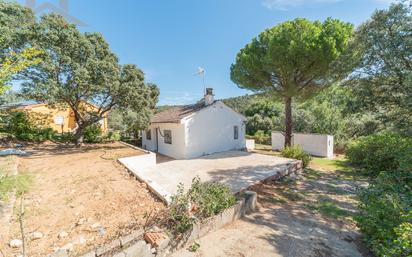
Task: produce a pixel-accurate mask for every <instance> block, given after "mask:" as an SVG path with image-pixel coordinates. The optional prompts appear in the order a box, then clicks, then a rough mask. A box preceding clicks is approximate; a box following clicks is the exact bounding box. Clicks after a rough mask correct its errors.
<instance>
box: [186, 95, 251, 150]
mask: <svg viewBox="0 0 412 257" xmlns="http://www.w3.org/2000/svg"><path fill="white" fill-rule="evenodd" d="M184 121H185V123H186V153H185V158H195V157H199V156H203V155H206V154H212V153H217V152H224V151H229V150H241V149H244V148H245V147H246V141H245V122H244V121H245V119H244V117H243V116H241V115H240V114H238V113H236V112H235V111H233V110H232V109H230V108H229V107H227V106H226V105H224V104H223V103H222V102H216V103H215V104H213V105H211V106H209V107H208V108H204V109H202V110H200V111H199V112H197V113H195V114H194V115H192V116H190V117H188V118H185V120H184ZM234 126H238V128H239V137H238V139H236V140H235V139H234V135H233V130H234V129H233V127H234Z"/></svg>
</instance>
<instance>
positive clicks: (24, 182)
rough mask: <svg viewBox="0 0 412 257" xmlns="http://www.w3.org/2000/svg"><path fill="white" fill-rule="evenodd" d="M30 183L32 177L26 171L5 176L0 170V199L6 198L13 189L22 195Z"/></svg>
mask: <svg viewBox="0 0 412 257" xmlns="http://www.w3.org/2000/svg"><path fill="white" fill-rule="evenodd" d="M31 183H32V177H31V176H30V175H29V174H28V173H21V174H18V175H15V176H14V175H10V176H7V175H2V174H1V172H0V200H3V201H4V200H7V198H8V196H9V193H10V192H12V191H15V192H16V194H17V196H20V195H22V194H23V193H25V192H26V191H28V189H29V188H30V185H31Z"/></svg>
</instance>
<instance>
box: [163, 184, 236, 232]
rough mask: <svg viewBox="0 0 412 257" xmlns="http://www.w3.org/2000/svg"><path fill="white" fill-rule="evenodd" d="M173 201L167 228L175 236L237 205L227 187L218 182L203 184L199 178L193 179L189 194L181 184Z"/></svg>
mask: <svg viewBox="0 0 412 257" xmlns="http://www.w3.org/2000/svg"><path fill="white" fill-rule="evenodd" d="M171 200H172V201H171V204H170V207H169V208H168V210H167V214H166V226H167V228H168V229H169V230H170V231H171V232H172V234H174V235H175V236H177V235H179V234H184V233H186V232H187V231H189V230H190V229H192V228H193V225H194V224H195V223H196V222H197V221H198V220H200V219H205V218H208V217H211V216H213V215H216V214H219V213H221V212H222V211H224V210H225V209H227V208H229V207H231V206H233V205H234V204H235V203H236V198H235V197H234V196H233V194H232V193H231V191H230V189H229V188H228V187H227V186H225V185H223V184H220V183H217V182H201V181H200V179H199V178H198V177H196V178H194V179H193V181H192V186H191V188H190V189H189V190H188V192H187V193H185V192H184V187H183V184H179V186H178V190H177V193H176V194H175V195H173V196H172V198H171Z"/></svg>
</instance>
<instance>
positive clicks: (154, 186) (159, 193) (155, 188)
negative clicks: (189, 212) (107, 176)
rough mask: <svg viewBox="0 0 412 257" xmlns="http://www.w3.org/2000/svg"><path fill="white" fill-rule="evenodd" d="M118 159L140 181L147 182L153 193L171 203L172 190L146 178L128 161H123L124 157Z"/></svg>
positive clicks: (167, 203) (166, 202)
mask: <svg viewBox="0 0 412 257" xmlns="http://www.w3.org/2000/svg"><path fill="white" fill-rule="evenodd" d="M117 161H118V162H119V163H120V164H121V165H123V167H125V168H126V169H127V170H128V171H129V172H130V173H131V174H133V175H134V176H135V177H136V178H137V179H138V180H139V181H140V182H143V183H145V184H146V185H147V187H148V188H149V189H150V191H152V193H154V194H155V195H156V196H157V197H159V198H160V199H161V200H162V201H163V202H164V203H165V204H166V205H169V204H170V203H171V196H172V194H171V193H170V192H168V191H166V190H164V189H163V188H162V187H161V186H159V185H158V184H157V183H156V182H154V181H152V180H146V179H144V178H143V176H142V175H141V173H140V172H139V171H137V170H135V169H133V168H131V167H129V166H128V165H127V164H126V163H124V162H123V161H122V159H118V160H117Z"/></svg>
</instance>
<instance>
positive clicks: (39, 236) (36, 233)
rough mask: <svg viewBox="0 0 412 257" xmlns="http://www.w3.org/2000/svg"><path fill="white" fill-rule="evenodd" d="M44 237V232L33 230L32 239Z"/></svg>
mask: <svg viewBox="0 0 412 257" xmlns="http://www.w3.org/2000/svg"><path fill="white" fill-rule="evenodd" d="M40 238H43V233H41V232H39V231H35V232H33V234H31V240H37V239H40Z"/></svg>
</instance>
